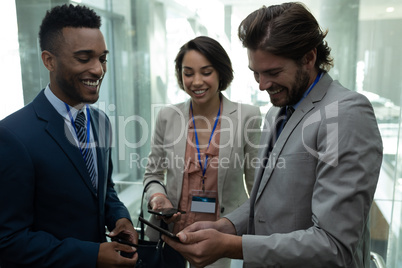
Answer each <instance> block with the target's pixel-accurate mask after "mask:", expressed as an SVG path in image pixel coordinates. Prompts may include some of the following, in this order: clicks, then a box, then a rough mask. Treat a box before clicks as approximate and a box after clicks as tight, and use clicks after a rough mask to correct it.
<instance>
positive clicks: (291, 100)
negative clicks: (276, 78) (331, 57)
mask: <svg viewBox="0 0 402 268" xmlns="http://www.w3.org/2000/svg"><path fill="white" fill-rule="evenodd" d="M309 81H310V76H309V74H308V73H307V71H303V70H302V68H298V69H297V71H296V76H295V79H294V82H293V83H292V85H291V87H290V88H288V87H282V86H280V85H275V86H273V87H271V88H270V90H278V89H283V90H285V91H286V92H287V97H286V100H285V101H284V102H281V101H280V100H276V99H271V102H272V105H274V106H276V107H284V106H287V105H295V104H296V103H298V102H299V101H300V100H301V98H302V97H303V94H304V92H306V90H307V88H308V84H309Z"/></svg>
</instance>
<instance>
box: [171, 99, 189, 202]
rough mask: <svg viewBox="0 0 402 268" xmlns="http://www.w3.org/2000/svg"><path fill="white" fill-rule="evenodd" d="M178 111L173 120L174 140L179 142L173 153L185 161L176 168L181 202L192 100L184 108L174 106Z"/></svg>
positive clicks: (178, 193) (177, 196)
mask: <svg viewBox="0 0 402 268" xmlns="http://www.w3.org/2000/svg"><path fill="white" fill-rule="evenodd" d="M172 107H173V108H174V109H176V112H177V113H176V116H175V118H174V120H173V124H174V129H173V132H174V136H173V137H174V138H179V139H178V140H177V142H176V141H175V142H174V149H173V152H174V154H175V157H177V158H178V159H183V161H177V162H175V165H174V168H175V169H176V172H174V174H177V176H178V178H179V181H178V183H177V189H176V198H177V200H180V196H181V191H182V187H183V173H184V169H185V165H187V163H186V155H185V154H186V145H187V135H188V124H189V118H190V117H189V113H190V100H188V101H186V102H185V103H184V104H183V106H182V107H177V106H172Z"/></svg>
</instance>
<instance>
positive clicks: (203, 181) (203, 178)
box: [190, 102, 221, 190]
mask: <svg viewBox="0 0 402 268" xmlns="http://www.w3.org/2000/svg"><path fill="white" fill-rule="evenodd" d="M190 108H191V117H192V119H193V125H194V133H195V143H196V145H197V152H198V162H199V163H200V167H201V169H202V189H203V190H204V189H205V188H204V183H205V172H206V171H207V163H208V155H207V154H206V155H205V164H204V167H203V166H202V163H201V152H200V144H199V142H198V135H197V128H196V127H195V120H194V114H193V103H191V102H190ZM220 115H221V105H220V104H219V110H218V115H217V116H216V119H215V124H214V128H213V129H212V132H211V136H210V137H209V141H208V147H207V149H208V148H209V144H210V143H211V139H212V136H213V135H214V132H215V129H216V125H217V124H218V121H219V116H220Z"/></svg>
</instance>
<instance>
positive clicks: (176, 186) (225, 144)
mask: <svg viewBox="0 0 402 268" xmlns="http://www.w3.org/2000/svg"><path fill="white" fill-rule="evenodd" d="M221 96H222V101H223V110H222V115H221V132H220V149H219V161H220V166H219V168H218V199H219V204H220V209H221V210H220V212H221V215H226V214H227V213H228V212H231V211H233V210H234V209H235V208H237V207H239V206H240V205H242V204H243V203H244V202H245V201H246V200H247V198H248V195H247V192H246V190H245V188H244V182H243V174H244V175H245V180H246V184H247V188H248V189H249V190H251V187H252V184H253V180H254V170H255V166H253V165H252V160H255V159H257V153H258V145H259V139H260V134H261V128H260V126H261V114H260V110H259V108H258V107H255V106H251V105H247V104H240V103H234V102H231V101H229V100H228V99H227V98H225V97H224V96H223V95H221ZM189 109H190V100H189V101H187V102H184V103H180V104H177V105H172V106H168V107H165V108H163V109H162V110H161V111H160V112H159V114H158V117H157V120H156V124H155V132H154V135H153V139H152V144H151V152H150V154H149V157H148V164H147V168H146V172H145V176H144V185H145V184H146V183H147V182H149V181H151V180H159V181H161V182H163V183H165V172H166V184H165V185H166V188H167V196H168V198H169V200H170V201H171V202H172V204H173V206H174V207H177V206H178V204H179V200H180V197H181V191H182V182H183V172H184V165H185V159H184V158H185V150H186V140H187V133H188V123H189V120H191V118H189ZM157 192H160V193H164V190H163V188H162V187H161V186H160V185H159V184H155V183H154V184H151V185H150V187H149V189H148V191H147V196H148V198H149V197H150V196H151V195H152V194H154V193H157Z"/></svg>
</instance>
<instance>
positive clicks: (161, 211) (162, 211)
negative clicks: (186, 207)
mask: <svg viewBox="0 0 402 268" xmlns="http://www.w3.org/2000/svg"><path fill="white" fill-rule="evenodd" d="M148 212H149V213H151V214H154V215H158V216H162V217H166V218H170V217H172V216H173V215H174V214H176V213H179V212H180V213H181V214H185V213H186V212H185V211H183V210H179V209H177V208H158V209H148Z"/></svg>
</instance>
